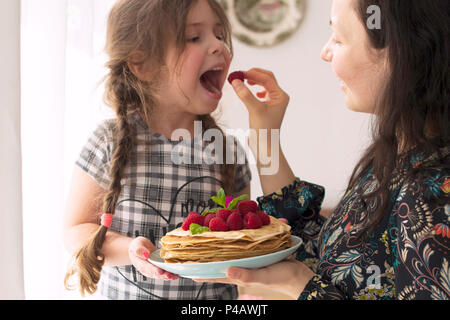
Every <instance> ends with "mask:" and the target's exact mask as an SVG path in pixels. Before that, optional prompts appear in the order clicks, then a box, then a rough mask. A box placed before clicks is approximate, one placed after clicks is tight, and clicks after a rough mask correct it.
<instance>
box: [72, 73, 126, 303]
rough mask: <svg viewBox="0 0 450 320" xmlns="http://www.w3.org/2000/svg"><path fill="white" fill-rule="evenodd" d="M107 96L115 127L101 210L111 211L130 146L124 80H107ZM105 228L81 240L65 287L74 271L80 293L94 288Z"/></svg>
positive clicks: (100, 260) (101, 261)
mask: <svg viewBox="0 0 450 320" xmlns="http://www.w3.org/2000/svg"><path fill="white" fill-rule="evenodd" d="M107 88H108V89H109V90H107V92H108V98H109V99H110V102H111V104H112V106H113V109H115V111H116V116H117V128H116V130H115V131H116V132H114V137H115V141H114V145H115V150H114V153H113V158H112V162H111V168H110V171H109V176H110V184H109V187H108V191H107V192H106V194H105V196H104V198H103V212H104V213H110V214H114V212H115V207H116V203H117V201H118V199H119V196H120V193H121V190H122V185H121V180H122V176H123V171H124V168H125V166H126V164H127V162H128V160H129V155H130V152H131V151H132V149H133V148H134V132H133V130H132V128H131V126H130V125H129V123H128V119H127V117H128V108H127V105H128V104H127V102H126V101H127V100H126V98H129V96H127V95H126V94H124V93H125V92H124V89H125V88H124V83H123V82H121V81H116V79H114V77H112V78H110V79H108V82H107ZM107 231H108V228H107V227H105V226H103V225H102V226H100V227H99V228H98V229H97V231H96V232H95V233H93V234H92V235H91V236H90V237H89V238H88V239H87V240H86V242H85V244H84V245H83V246H82V247H81V248H80V249H79V250H78V252H76V253H75V255H74V261H73V264H72V266H70V268H69V271H68V272H67V274H66V276H65V279H64V283H65V286H66V288H67V289H72V286H70V285H69V279H70V278H71V277H72V276H73V275H75V274H76V273H78V277H79V288H80V291H81V294H82V295H83V296H84V294H85V292H87V293H88V294H93V293H94V292H95V291H96V290H97V283H98V281H99V280H100V274H101V270H102V267H103V264H104V262H105V257H104V255H103V254H102V253H101V248H102V246H103V243H104V242H105V238H106V232H107Z"/></svg>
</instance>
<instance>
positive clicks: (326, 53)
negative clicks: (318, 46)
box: [320, 41, 333, 62]
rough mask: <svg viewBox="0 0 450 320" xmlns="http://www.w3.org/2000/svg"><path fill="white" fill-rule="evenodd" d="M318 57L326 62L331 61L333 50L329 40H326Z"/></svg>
mask: <svg viewBox="0 0 450 320" xmlns="http://www.w3.org/2000/svg"><path fill="white" fill-rule="evenodd" d="M320 57H321V58H322V60H324V61H326V62H331V60H332V59H333V52H332V51H331V49H330V41H328V42H327V43H326V44H325V46H324V47H323V49H322V52H321V53H320Z"/></svg>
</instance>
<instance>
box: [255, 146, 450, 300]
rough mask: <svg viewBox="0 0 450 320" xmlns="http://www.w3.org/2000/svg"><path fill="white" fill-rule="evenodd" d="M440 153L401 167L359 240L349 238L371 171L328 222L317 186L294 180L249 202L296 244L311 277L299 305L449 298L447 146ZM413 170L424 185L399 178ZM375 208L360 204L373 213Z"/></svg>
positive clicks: (361, 215) (360, 215)
mask: <svg viewBox="0 0 450 320" xmlns="http://www.w3.org/2000/svg"><path fill="white" fill-rule="evenodd" d="M441 153H442V155H443V156H444V164H443V165H438V166H436V161H434V160H436V158H437V154H433V155H430V156H428V157H425V156H423V155H420V154H419V155H417V156H414V157H412V158H411V159H409V161H406V162H405V161H404V162H402V163H403V164H402V165H400V166H399V167H400V168H402V169H401V170H397V171H396V172H397V173H396V174H395V176H394V178H393V179H392V181H391V187H390V195H391V197H390V203H389V206H388V209H387V211H386V215H385V216H384V219H383V220H382V221H381V223H379V225H378V226H377V228H376V229H375V231H374V232H372V234H371V235H370V236H369V237H368V238H367V240H359V239H358V236H357V235H358V230H360V229H359V228H360V227H361V222H362V221H364V219H365V218H366V210H365V209H364V206H363V204H362V201H361V199H360V194H365V193H370V192H371V191H373V190H374V188H375V187H376V183H377V182H376V179H375V178H374V176H373V174H372V173H371V172H369V173H368V174H367V175H366V177H365V178H364V179H362V180H361V181H359V183H358V185H357V186H356V187H355V188H354V189H352V190H348V191H347V193H346V194H345V195H344V196H343V198H342V200H341V202H340V204H339V205H338V207H337V208H336V209H335V210H334V212H333V213H332V215H331V216H330V217H329V218H328V219H325V218H324V217H323V216H321V215H319V212H320V207H321V203H322V201H323V198H324V195H325V190H324V188H323V187H321V186H318V185H315V184H312V183H309V182H306V181H301V180H300V179H298V178H297V179H296V180H295V181H294V182H293V183H292V184H291V185H289V186H285V187H284V188H282V189H281V190H279V191H277V192H274V193H272V194H270V195H267V196H264V197H259V198H258V199H257V201H258V203H259V206H260V207H261V208H262V209H263V210H264V211H265V212H267V213H269V214H271V215H273V216H274V217H278V218H282V217H283V218H286V219H287V220H288V222H289V224H290V225H291V227H292V233H293V234H294V235H297V236H299V237H301V238H302V239H303V245H302V246H301V247H300V250H299V251H298V254H297V260H300V261H302V262H304V263H305V264H307V265H308V266H309V267H310V268H311V269H312V270H313V271H314V272H315V276H314V277H313V278H312V279H311V280H310V281H309V282H308V284H307V285H306V287H305V289H304V291H303V292H302V293H301V295H300V296H299V299H301V300H314V299H367V300H375V299H445V300H448V299H450V266H449V262H450V201H449V192H450V170H449V163H450V159H449V158H450V157H449V155H450V147H447V148H444V149H441ZM419 166H420V168H422V169H421V173H422V174H423V175H422V176H424V177H425V178H424V179H420V181H419V180H414V179H404V178H403V177H405V174H404V173H405V172H406V171H407V170H411V169H412V168H413V167H419ZM379 202H380V199H379V198H378V199H376V200H374V201H372V203H368V204H367V205H368V206H372V208H376V206H378V205H379Z"/></svg>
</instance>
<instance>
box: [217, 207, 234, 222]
mask: <svg viewBox="0 0 450 320" xmlns="http://www.w3.org/2000/svg"><path fill="white" fill-rule="evenodd" d="M230 214H231V210H228V209H220V210H217V212H216V217H219V218H222V219H223V221H227V219H228V217H229V216H230Z"/></svg>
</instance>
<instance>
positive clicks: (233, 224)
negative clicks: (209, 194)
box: [227, 211, 243, 230]
mask: <svg viewBox="0 0 450 320" xmlns="http://www.w3.org/2000/svg"><path fill="white" fill-rule="evenodd" d="M227 225H228V229H230V230H241V229H242V227H243V221H242V217H241V214H240V213H239V212H237V211H236V212H233V213H232V214H230V216H229V217H228V219H227Z"/></svg>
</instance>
